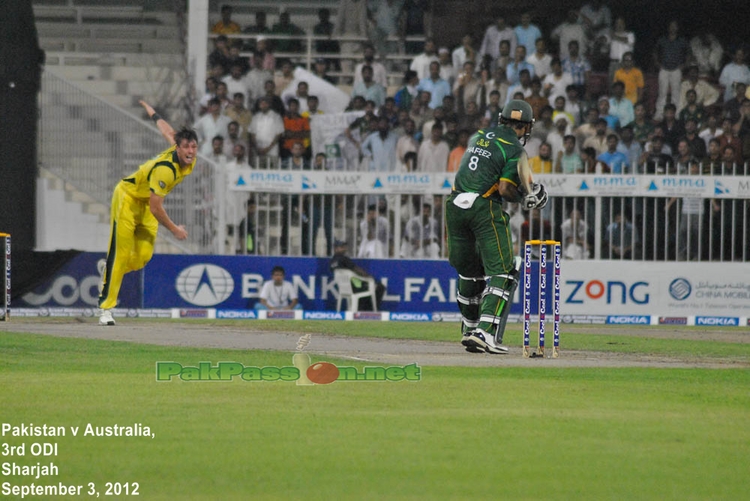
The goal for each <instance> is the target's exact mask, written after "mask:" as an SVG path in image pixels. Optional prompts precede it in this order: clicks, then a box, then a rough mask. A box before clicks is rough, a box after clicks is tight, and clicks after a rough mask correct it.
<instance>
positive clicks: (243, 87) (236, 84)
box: [221, 64, 247, 96]
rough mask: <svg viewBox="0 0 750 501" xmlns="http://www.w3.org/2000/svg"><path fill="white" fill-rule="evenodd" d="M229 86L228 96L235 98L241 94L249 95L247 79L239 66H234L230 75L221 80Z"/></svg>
mask: <svg viewBox="0 0 750 501" xmlns="http://www.w3.org/2000/svg"><path fill="white" fill-rule="evenodd" d="M221 81H222V82H224V83H225V84H226V85H227V94H228V95H230V96H234V95H235V94H236V93H238V92H240V93H242V94H247V82H246V81H245V77H244V76H243V75H242V66H240V65H239V64H233V65H232V67H231V69H230V70H229V75H227V76H225V77H224V78H222V79H221Z"/></svg>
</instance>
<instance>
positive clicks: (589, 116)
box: [573, 108, 607, 147]
mask: <svg viewBox="0 0 750 501" xmlns="http://www.w3.org/2000/svg"><path fill="white" fill-rule="evenodd" d="M598 121H599V110H597V109H596V108H589V109H588V111H587V112H586V120H585V121H584V122H583V123H582V124H581V125H579V126H578V127H576V128H575V129H574V130H573V133H574V134H575V135H576V141H577V142H578V144H580V145H581V147H584V146H583V143H585V142H586V140H587V139H588V138H590V137H594V136H595V135H596V123H597V122H598ZM604 122H605V123H606V122H607V121H606V120H605V121H604Z"/></svg>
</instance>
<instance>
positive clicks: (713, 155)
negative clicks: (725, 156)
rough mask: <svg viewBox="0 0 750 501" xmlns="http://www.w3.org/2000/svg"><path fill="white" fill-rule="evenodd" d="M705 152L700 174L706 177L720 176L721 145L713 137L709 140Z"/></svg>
mask: <svg viewBox="0 0 750 501" xmlns="http://www.w3.org/2000/svg"><path fill="white" fill-rule="evenodd" d="M706 151H707V152H708V153H707V155H706V158H705V160H704V161H703V171H702V173H703V174H706V175H711V174H713V175H720V174H722V168H723V167H722V157H721V143H720V142H719V140H718V139H717V138H715V137H713V138H711V139H709V141H708V146H707V148H706Z"/></svg>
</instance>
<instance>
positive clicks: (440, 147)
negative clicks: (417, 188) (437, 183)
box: [417, 123, 450, 172]
mask: <svg viewBox="0 0 750 501" xmlns="http://www.w3.org/2000/svg"><path fill="white" fill-rule="evenodd" d="M449 155H450V148H449V146H448V143H446V142H445V141H443V125H442V124H439V123H435V124H434V125H433V126H432V129H431V133H430V138H429V139H425V140H424V141H422V144H421V145H420V146H419V152H418V153H417V170H418V171H419V172H446V171H447V170H448V156H449Z"/></svg>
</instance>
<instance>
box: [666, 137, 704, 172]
mask: <svg viewBox="0 0 750 501" xmlns="http://www.w3.org/2000/svg"><path fill="white" fill-rule="evenodd" d="M694 162H697V160H696V158H695V157H694V156H693V152H692V151H691V150H690V142H689V141H688V140H687V139H685V138H682V139H680V140H679V141H677V154H676V155H675V157H674V166H673V168H672V169H671V170H670V171H669V173H670V174H681V175H685V174H687V173H688V170H689V166H690V164H691V163H694Z"/></svg>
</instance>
